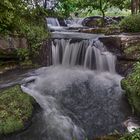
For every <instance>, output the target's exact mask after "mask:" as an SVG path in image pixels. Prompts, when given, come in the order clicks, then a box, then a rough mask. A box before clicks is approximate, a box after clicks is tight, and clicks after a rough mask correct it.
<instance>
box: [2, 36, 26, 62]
mask: <svg viewBox="0 0 140 140" xmlns="http://www.w3.org/2000/svg"><path fill="white" fill-rule="evenodd" d="M27 47H28V44H27V40H26V39H25V38H24V37H19V36H6V37H0V59H1V60H7V59H16V50H17V49H18V48H27Z"/></svg>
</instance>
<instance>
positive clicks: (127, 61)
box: [100, 34, 140, 76]
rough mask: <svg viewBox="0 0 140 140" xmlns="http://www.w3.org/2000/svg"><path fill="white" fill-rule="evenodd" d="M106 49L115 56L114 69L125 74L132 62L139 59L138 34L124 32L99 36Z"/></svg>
mask: <svg viewBox="0 0 140 140" xmlns="http://www.w3.org/2000/svg"><path fill="white" fill-rule="evenodd" d="M100 40H101V41H102V42H103V43H104V45H105V46H106V47H107V49H108V50H109V51H110V52H112V53H114V54H115V55H116V56H117V64H116V70H117V72H118V73H119V74H121V75H123V76H125V75H127V74H128V73H130V72H131V70H132V68H133V64H134V63H136V62H137V61H139V60H140V35H139V34H137V35H136V34H124V35H113V36H105V37H102V38H100Z"/></svg>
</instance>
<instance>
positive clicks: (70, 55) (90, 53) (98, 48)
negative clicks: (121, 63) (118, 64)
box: [52, 39, 116, 73]
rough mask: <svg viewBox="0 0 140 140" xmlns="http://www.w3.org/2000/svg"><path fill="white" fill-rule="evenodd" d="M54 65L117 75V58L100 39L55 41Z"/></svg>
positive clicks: (53, 43)
mask: <svg viewBox="0 0 140 140" xmlns="http://www.w3.org/2000/svg"><path fill="white" fill-rule="evenodd" d="M52 59H53V65H60V64H62V65H63V66H75V65H81V66H83V67H85V68H89V69H92V70H97V71H100V72H104V71H109V72H111V73H115V60H116V57H115V56H114V55H113V54H112V53H110V52H108V51H107V49H106V47H105V46H104V45H103V43H101V42H100V41H99V40H98V39H94V40H81V41H73V40H72V39H67V40H64V39H55V40H54V41H53V42H52Z"/></svg>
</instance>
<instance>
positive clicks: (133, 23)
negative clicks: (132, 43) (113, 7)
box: [120, 14, 140, 32]
mask: <svg viewBox="0 0 140 140" xmlns="http://www.w3.org/2000/svg"><path fill="white" fill-rule="evenodd" d="M120 28H121V29H122V31H125V32H140V14H137V15H130V16H128V17H125V18H124V19H123V20H122V21H121V23H120Z"/></svg>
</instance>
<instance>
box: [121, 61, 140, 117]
mask: <svg viewBox="0 0 140 140" xmlns="http://www.w3.org/2000/svg"><path fill="white" fill-rule="evenodd" d="M122 88H123V89H124V90H125V91H126V96H127V97H128V99H129V102H130V104H131V106H132V110H133V112H135V113H137V114H139V115H140V63H139V62H138V63H137V64H136V65H135V67H134V70H133V73H131V74H130V75H128V76H127V77H126V78H125V79H123V80H122Z"/></svg>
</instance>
